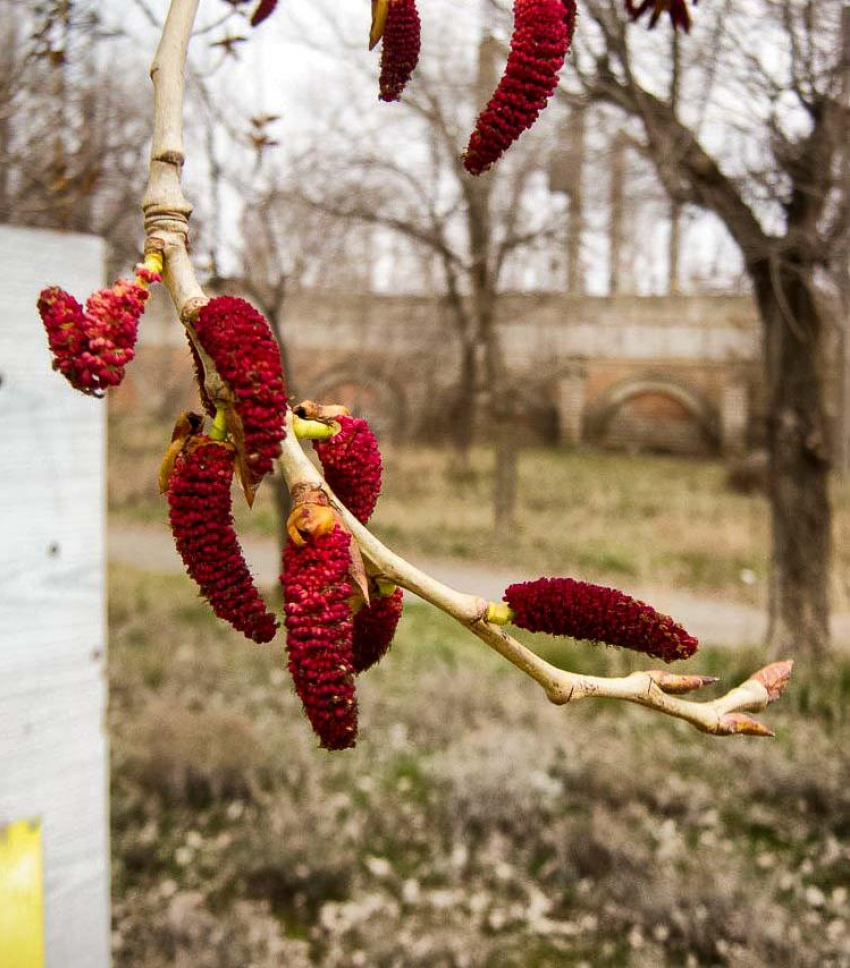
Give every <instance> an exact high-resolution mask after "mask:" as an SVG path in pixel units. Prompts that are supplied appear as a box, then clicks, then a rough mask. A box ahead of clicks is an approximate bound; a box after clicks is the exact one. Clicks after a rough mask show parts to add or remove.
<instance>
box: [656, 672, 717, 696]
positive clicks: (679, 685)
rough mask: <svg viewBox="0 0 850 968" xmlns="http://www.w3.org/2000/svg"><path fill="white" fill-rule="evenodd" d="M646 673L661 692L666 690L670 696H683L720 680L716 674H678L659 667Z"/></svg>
mask: <svg viewBox="0 0 850 968" xmlns="http://www.w3.org/2000/svg"><path fill="white" fill-rule="evenodd" d="M647 675H648V676H649V677H650V679H652V681H653V682H654V683H655V685H656V686H658V688H659V689H660V690H661V691H662V692H666V693H667V694H668V695H670V696H683V695H685V694H686V693H689V692H694V691H695V690H697V689H702V688H703V686H711V685H714V683H715V682H719V681H720V680H719V679H718V678H717V676H699V675H689V676H679V675H676V674H675V673H672V672H664V671H663V670H660V669H653V670H651V671H650V672H648V673H647Z"/></svg>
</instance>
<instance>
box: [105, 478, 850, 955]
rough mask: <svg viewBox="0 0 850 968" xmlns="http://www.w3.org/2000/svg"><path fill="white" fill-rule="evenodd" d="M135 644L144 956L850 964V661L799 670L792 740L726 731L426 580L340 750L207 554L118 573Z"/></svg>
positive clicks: (137, 875)
mask: <svg viewBox="0 0 850 968" xmlns="http://www.w3.org/2000/svg"><path fill="white" fill-rule="evenodd" d="M414 476H415V475H414ZM646 500H648V498H647V499H646ZM559 511H560V505H559ZM110 648H111V658H110V679H111V705H110V715H109V722H110V730H111V742H112V758H113V759H112V762H113V770H112V837H113V896H114V932H113V949H114V959H115V964H116V968H165V966H178V968H182V966H186V968H188V966H192V968H248V966H254V968H272V966H274V968H280V966H283V965H285V966H286V968H304V966H308V965H317V966H328V968H350V966H368V968H384V966H386V968H391V966H398V968H416V966H423V968H425V966H427V968H454V966H458V968H461V966H467V968H478V966H486V968H490V966H492V968H508V966H516V968H544V966H547V968H548V966H552V968H555V966H558V968H560V966H570V965H574V966H580V965H584V966H595V965H611V966H617V968H622V966H636V968H638V966H647V968H658V966H664V965H670V966H678V965H691V966H698V965H706V966H708V965H734V966H735V968H748V966H752V968H756V966H763V965H767V964H774V965H777V966H779V965H783V966H784V965H794V966H802V968H806V966H811V968H828V966H834V968H838V966H843V965H847V964H848V963H850V929H849V928H848V923H849V919H850V846H848V845H850V758H848V754H847V750H848V749H850V718H848V715H847V709H848V700H849V699H850V667H847V666H837V667H836V668H835V669H833V670H831V673H830V675H829V676H824V675H823V673H821V676H820V677H819V678H818V679H817V680H808V681H806V680H804V679H800V678H798V680H797V681H795V682H793V683H792V686H791V687H790V688H789V691H788V694H787V695H786V697H785V698H784V699H783V701H782V702H781V703H780V704H779V705H778V706H775V707H773V708H772V709H771V711H770V714H769V715H770V722H771V724H772V725H773V726H775V728H776V729H777V738H776V739H775V740H773V741H768V740H744V739H737V740H736V739H728V740H718V739H712V738H709V737H705V736H702V735H701V734H698V733H696V732H694V731H692V730H691V729H690V728H689V727H687V726H685V725H683V724H679V723H676V722H673V721H670V720H662V719H661V718H660V717H658V716H654V715H652V714H650V713H648V712H646V711H644V710H641V709H633V708H624V707H622V706H620V705H618V704H613V703H608V704H597V705H594V704H592V703H591V702H589V701H588V702H586V703H582V704H579V705H577V706H574V707H567V708H555V707H553V706H550V705H549V704H548V703H547V702H546V701H545V700H544V698H543V697H542V694H540V693H539V691H538V690H537V689H536V687H534V686H533V685H532V684H531V683H529V682H527V681H526V680H525V679H524V678H523V677H522V676H521V675H520V674H519V673H517V672H515V670H513V669H512V668H511V667H509V666H508V665H507V664H505V663H504V662H503V660H501V659H499V658H498V657H496V656H494V655H492V654H491V653H489V652H488V651H487V649H486V648H485V647H484V646H482V645H481V644H480V643H478V642H477V641H476V640H474V639H472V638H471V637H467V636H465V635H464V634H463V633H462V632H460V631H459V630H457V629H456V628H455V627H454V626H453V625H452V623H450V622H448V621H446V620H444V619H442V618H441V617H439V616H434V615H432V613H431V612H430V611H426V610H425V608H424V607H423V606H421V605H419V606H416V605H414V606H411V607H408V609H407V610H406V613H405V616H404V618H403V621H402V625H401V628H400V631H399V635H398V637H397V642H396V645H395V646H394V648H393V650H392V651H391V652H390V654H389V655H388V656H387V658H386V659H385V660H384V661H383V662H382V663H381V664H380V665H379V666H378V667H377V668H376V669H375V670H373V671H372V672H370V673H369V674H367V675H365V676H364V677H362V679H361V680H360V684H359V696H360V707H361V739H360V742H359V744H358V746H357V748H356V749H355V750H353V751H349V752H345V753H337V754H328V753H326V752H323V751H320V750H318V749H317V748H316V743H315V741H314V738H313V736H312V734H311V732H310V730H309V727H308V725H307V723H306V721H305V719H304V718H303V715H302V713H301V710H300V708H299V703H298V701H297V699H296V697H295V696H294V693H293V690H292V688H291V685H290V682H289V678H288V673H287V671H286V668H285V656H284V650H283V644H282V636H281V637H280V638H279V639H278V640H276V641H275V642H274V643H272V644H271V645H270V646H265V647H258V646H254V645H250V644H248V643H247V642H245V641H244V640H243V639H241V638H240V637H239V636H237V635H236V634H234V633H231V632H230V631H229V630H228V629H226V628H223V627H222V625H221V624H220V623H219V622H217V621H216V619H215V618H213V617H212V616H211V615H210V614H209V613H208V611H207V609H206V607H205V605H204V603H202V602H201V601H199V600H198V598H197V596H196V594H195V591H194V589H193V587H192V586H191V584H190V583H189V582H188V580H186V579H184V578H175V577H167V578H166V577H156V576H151V575H143V574H141V573H137V572H133V571H128V570H121V571H113V573H112V575H111V586H110ZM545 650H546V654H547V656H548V657H549V658H550V659H555V660H559V661H564V662H569V663H571V664H572V666H573V667H581V668H584V669H587V670H590V669H595V670H597V671H608V672H616V671H624V670H625V669H627V668H635V667H640V665H641V663H640V660H639V658H636V657H634V656H629V655H626V654H623V653H615V652H614V651H613V650H600V649H594V648H592V647H590V646H583V645H581V644H573V645H570V646H566V645H557V644H555V643H553V642H552V641H551V640H550V641H549V642H548V643H547V644H545ZM760 659H761V657H760V656H758V655H757V654H743V653H742V654H732V653H730V652H728V651H726V652H724V653H719V652H710V651H709V652H707V653H706V654H704V655H703V654H700V655H698V656H697V658H696V659H695V660H693V661H692V662H691V663H689V665H692V666H694V668H696V667H699V669H700V670H703V671H715V672H716V673H717V674H721V675H723V677H724V679H725V680H726V681H727V682H729V681H731V680H733V679H734V678H735V677H736V676H741V675H743V674H745V673H746V672H747V671H752V670H753V669H754V668H756V667H757V664H758V663H759V662H760Z"/></svg>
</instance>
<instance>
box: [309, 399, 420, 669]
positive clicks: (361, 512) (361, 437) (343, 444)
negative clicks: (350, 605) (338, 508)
mask: <svg viewBox="0 0 850 968" xmlns="http://www.w3.org/2000/svg"><path fill="white" fill-rule="evenodd" d="M336 420H337V423H339V425H340V430H339V433H337V434H335V435H334V436H333V437H331V438H330V440H323V441H314V442H313V446H314V447H315V449H316V453H317V454H318V456H319V460H320V462H321V464H322V470H323V471H324V474H325V480H326V481H327V482H328V484H329V485H330V488H331V490H332V491H333V492H334V493H335V494H336V496H337V497H338V498H339V499H340V501H342V503H343V504H344V505H345V506H346V507H347V508H348V510H349V511H351V513H352V514H353V515H354V517H355V518H357V520H358V521H359V522H360V523H361V524H366V522H367V521H368V520H369V518H370V517H371V516H372V512H373V511H374V510H375V505H376V504H377V502H378V496H379V495H380V493H381V475H382V471H383V466H382V463H381V452H380V450H379V449H378V441H377V439H376V437H375V435H374V434H373V433H372V431H371V429H370V428H369V424H368V423H367V422H366V421H365V420H363V419H362V418H359V417H347V416H344V417H337V418H336ZM402 596H403V593H402V590H401V589H400V588H398V589H396V590H395V592H393V594H392V595H390V596H388V597H387V598H381V597H377V596H374V597H373V598H372V601H371V604H370V605H364V606H363V608H361V609H360V610H359V611H358V612H357V614H356V615H355V616H354V665H355V668H356V670H357V672H363V671H364V670H365V669H368V668H369V667H370V666H372V665H374V664H375V663H376V662H377V661H378V660H379V659H381V658H383V656H384V655H385V654H386V652H387V650H388V649H389V647H390V645H391V644H392V640H393V636H394V635H395V630H396V626H397V625H398V621H399V618H400V617H401V611H402Z"/></svg>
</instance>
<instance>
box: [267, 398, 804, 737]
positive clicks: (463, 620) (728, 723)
mask: <svg viewBox="0 0 850 968" xmlns="http://www.w3.org/2000/svg"><path fill="white" fill-rule="evenodd" d="M292 423H293V420H292V417H291V416H290V417H289V432H288V433H287V437H286V440H285V441H284V444H283V454H282V456H281V467H282V470H283V474H284V477H285V478H286V481H287V483H288V484H289V486H290V488H292V487H295V486H297V485H299V484H302V485H303V484H308V485H311V486H313V487H318V488H321V489H322V490H323V491H324V492H325V493H326V494H327V496H328V499H329V500H330V502H331V504H332V506H333V507H335V508H336V510H337V511H338V512H339V514H340V515H341V516H342V518H343V520H344V521H345V524H346V526H347V527H348V529H349V530H350V531H351V533H352V534H353V535H354V537H355V539H356V540H357V542H358V544H359V545H360V550H361V552H362V554H363V560H364V562H365V564H366V569H367V571H368V572H369V573H370V574H371V576H372V577H374V578H376V579H380V580H382V581H389V582H392V583H393V584H396V585H401V587H402V588H406V589H407V590H408V591H411V592H413V593H414V594H416V595H418V596H419V597H420V598H422V599H424V600H425V601H427V602H429V603H430V604H431V605H434V606H435V607H436V608H439V609H440V610H441V611H442V612H445V613H446V614H447V615H451V617H452V618H454V619H455V620H456V621H458V622H459V623H460V624H461V625H463V626H465V627H466V628H468V629H469V630H470V631H471V632H472V633H473V635H476V636H477V637H478V638H479V639H481V641H482V642H485V643H486V644H487V645H488V646H490V648H491V649H493V650H495V651H496V652H498V653H499V655H501V656H503V657H504V658H506V659H507V660H508V661H509V662H511V663H512V664H513V665H515V666H516V667H517V668H518V669H520V670H521V671H522V672H524V673H525V674H526V675H527V676H529V677H530V678H531V679H533V680H534V681H535V682H536V683H537V684H538V685H539V686H541V688H542V689H543V691H544V692H545V693H546V696H547V697H548V699H549V700H550V701H551V702H553V703H556V704H557V705H563V704H565V703H569V702H577V701H578V700H579V699H588V698H595V699H620V700H625V701H626V702H633V703H637V704H639V705H641V706H646V707H647V708H648V709H654V710H655V711H656V712H660V713H663V714H665V715H667V716H673V717H675V718H677V719H683V720H684V721H685V722H687V723H690V724H691V725H692V726H694V727H696V728H697V729H699V730H701V731H702V732H704V733H712V734H714V735H716V736H729V735H733V734H735V733H747V734H750V735H755V736H771V735H772V733H771V731H770V730H769V729H767V728H766V727H764V726H763V725H762V724H761V723H759V722H757V721H756V720H754V719H752V718H751V717H750V716H747V715H746V713H747V712H761V711H762V710H764V709H765V708H767V706H768V705H769V704H770V703H771V702H773V701H774V700H776V699H778V698H779V696H780V695H781V694H782V691H783V689H784V687H785V685H786V683H787V681H788V678H789V676H790V674H791V668H792V663H790V662H783V663H774V665H773V666H767V667H766V668H765V669H762V670H760V672H758V673H756V674H755V675H754V676H752V677H751V678H750V679H748V680H747V681H746V682H745V683H743V685H740V686H737V687H736V688H734V689H732V690H731V691H730V692H728V693H726V695H725V696H721V697H720V698H719V699H715V700H713V701H711V702H693V701H691V700H687V699H682V698H680V694H681V693H686V692H691V691H693V690H695V689H698V688H701V687H702V686H705V685H708V684H710V683H712V682H713V681H714V680H713V679H712V678H711V677H707V676H694V675H688V676H679V675H674V674H671V673H667V672H661V671H650V672H633V673H632V674H631V675H628V676H624V677H619V678H606V677H600V676H586V675H580V674H579V673H575V672H569V671H566V670H563V669H559V668H557V667H556V666H553V665H552V664H551V663H549V662H546V661H545V659H542V658H541V657H540V656H539V655H537V654H536V653H535V652H532V650H531V649H529V648H527V647H526V646H524V645H523V644H522V643H521V642H518V641H517V640H516V639H515V638H514V637H513V636H512V635H510V633H509V632H508V631H507V630H506V629H505V628H504V627H503V626H501V625H499V624H496V622H493V621H489V620H488V614H491V611H490V605H491V603H489V602H486V601H484V599H482V598H479V597H477V596H475V595H468V594H464V593H462V592H458V591H455V589H453V588H449V587H448V586H447V585H444V584H443V583H442V582H439V581H437V579H435V578H433V577H432V576H431V575H428V574H426V573H425V572H423V571H422V570H421V569H419V568H417V567H416V566H415V565H412V564H411V563H410V562H408V561H406V560H405V559H404V558H402V557H401V556H400V555H398V554H396V553H395V552H394V551H392V550H390V549H389V548H387V547H386V546H385V545H384V544H383V543H382V542H381V541H379V540H378V539H377V538H376V537H375V536H374V535H373V534H372V533H371V531H369V530H368V528H366V527H364V526H363V525H362V524H360V522H359V521H358V520H357V519H356V518H355V517H354V516H353V515H352V514H351V513H350V512H349V511H348V510H347V509H346V507H345V506H344V505H343V504H342V503H340V501H339V500H338V499H337V498H336V496H335V495H334V494H333V492H332V491H331V490H330V488H329V487H328V486H327V484H326V483H325V481H324V480H323V478H322V476H321V475H320V473H319V472H318V471H317V470H316V468H315V467H314V466H313V464H312V463H311V462H310V461H309V460H308V458H307V456H306V455H305V454H304V451H303V450H302V449H301V445H300V444H299V442H298V440H297V437H296V435H295V433H294V432H292V430H293V428H292Z"/></svg>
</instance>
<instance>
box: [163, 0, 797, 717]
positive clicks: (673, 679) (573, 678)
mask: <svg viewBox="0 0 850 968" xmlns="http://www.w3.org/2000/svg"><path fill="white" fill-rule="evenodd" d="M197 6H198V0H172V4H171V8H170V10H169V13H168V18H167V19H166V23H165V27H164V28H163V35H162V41H161V43H160V48H159V50H158V52H157V55H156V58H155V59H154V65H153V68H152V71H151V75H152V78H153V81H154V88H155V101H154V104H155V120H154V137H153V145H152V150H151V178H150V183H149V185H148V190H147V192H146V196H145V204H144V210H145V216H146V221H145V224H146V230H147V234H148V246H149V247H152V248H155V249H157V250H158V251H161V252H162V254H163V257H164V260H165V272H164V281H165V284H166V286H167V287H168V289H169V292H170V293H171V296H172V298H173V299H174V302H175V305H176V307H177V309H178V312H179V314H180V318H181V320H182V321H183V323H184V325H186V326H187V329H188V330H189V332H190V335H191V332H192V330H191V323H190V319H191V314H192V311H193V309H195V308H196V307H197V306H198V304H199V301H203V300H205V298H206V297H205V296H204V294H203V290H202V289H201V287H200V285H199V284H198V282H197V279H196V277H195V273H194V270H193V268H192V264H191V262H190V260H189V257H188V253H187V248H186V238H187V234H188V220H189V216H190V214H191V206H190V205H189V204H188V203H187V202H186V200H185V198H184V197H183V192H182V189H181V186H180V171H181V166H182V162H183V111H182V97H183V87H184V85H183V70H184V67H185V59H186V53H187V47H188V42H189V38H190V35H191V29H192V23H193V20H194V16H195V13H196V11H197ZM210 363H211V361H210ZM211 373H212V374H213V377H214V379H213V385H214V386H215V385H217V389H218V391H219V393H221V394H224V393H226V392H227V388H226V387H224V385H223V384H221V381H220V379H219V378H218V376H217V374H215V370H214V368H212V369H211ZM280 466H281V469H282V471H283V474H284V477H285V479H286V482H287V484H288V486H289V488H290V490H292V489H294V488H296V487H298V486H299V485H304V484H309V485H312V486H314V487H318V488H321V489H322V490H323V491H324V492H325V494H326V495H327V497H328V500H329V501H330V502H331V504H332V505H333V506H334V507H335V508H336V510H337V511H338V512H339V514H340V515H341V517H342V520H343V521H344V523H345V525H346V527H347V528H348V530H349V531H350V532H351V534H352V536H353V537H354V539H355V540H356V542H357V544H358V545H359V547H360V551H361V553H362V556H363V560H364V562H365V564H366V567H367V569H368V570H369V572H370V573H371V574H372V575H373V576H374V577H376V578H380V579H383V580H386V581H388V582H392V583H394V584H397V585H401V586H402V587H404V588H406V589H408V590H409V591H412V592H414V593H415V594H417V595H419V596H420V597H421V598H423V599H424V600H425V601H427V602H429V603H430V604H432V605H433V606H435V607H436V608H438V609H440V610H441V611H443V612H445V613H446V614H447V615H450V616H451V617H452V618H454V619H455V620H456V621H457V622H459V623H460V624H461V625H463V626H464V627H465V628H467V629H469V631H470V632H472V633H473V634H474V635H476V636H477V637H478V638H479V639H481V640H482V641H483V642H485V643H486V644H487V645H488V646H490V648H492V649H494V650H495V651H496V652H498V653H499V654H500V655H502V656H503V657H504V658H506V659H507V660H508V661H509V662H511V663H512V664H513V665H515V666H516V667H517V668H518V669H520V670H521V671H523V672H524V673H525V674H526V675H528V676H529V677H530V678H532V679H533V680H534V681H535V682H537V683H538V685H540V686H541V687H542V689H543V690H544V692H545V694H546V696H547V697H548V698H549V699H550V701H552V702H553V703H556V704H559V705H563V704H566V703H570V702H577V701H578V700H579V699H584V698H591V697H593V698H607V699H620V700H625V701H627V702H633V703H637V704H639V705H642V706H646V707H647V708H649V709H653V710H655V711H656V712H660V713H663V714H664V715H667V716H673V717H676V718H678V719H682V720H684V721H685V722H688V723H690V724H691V725H692V726H694V727H696V728H697V729H699V730H702V731H703V732H706V733H712V734H714V735H732V734H734V733H745V734H752V735H763V736H764V735H771V733H770V731H769V730H768V729H766V728H765V727H764V726H762V725H761V724H760V723H758V722H757V721H756V720H753V719H751V718H750V717H749V716H747V715H745V713H746V712H758V711H761V710H763V709H765V708H766V707H767V706H768V704H769V703H771V702H772V701H774V700H775V699H778V698H779V696H780V695H781V693H782V690H783V689H784V687H785V684H786V682H787V680H788V676H789V675H790V671H791V664H790V663H776V664H774V665H773V666H768V667H766V668H765V669H763V670H761V671H760V672H758V673H756V674H755V675H754V676H753V677H752V678H750V679H748V680H747V681H746V682H745V683H744V684H743V685H741V686H739V687H737V688H735V689H732V690H731V691H730V692H728V693H727V694H726V695H725V696H722V697H720V698H719V699H715V700H713V701H711V702H705V703H695V702H691V701H688V700H685V699H681V698H680V697H679V695H678V693H683V692H689V691H692V690H694V689H697V688H699V687H701V686H702V685H705V684H707V683H708V682H710V681H713V680H710V679H708V678H706V677H703V676H678V675H672V674H669V673H665V672H656V671H650V672H634V673H632V674H631V675H629V676H625V677H620V678H603V677H599V676H585V675H579V674H577V673H574V672H568V671H564V670H561V669H558V668H556V667H555V666H553V665H551V664H550V663H548V662H546V661H545V660H544V659H542V658H541V657H540V656H538V655H536V654H535V653H534V652H533V651H531V650H530V649H528V648H527V647H526V646H524V645H522V644H521V643H520V642H518V641H517V640H516V639H514V638H513V637H512V636H511V635H510V634H508V633H507V632H506V631H505V629H504V628H503V627H502V626H501V625H499V624H497V623H496V622H494V621H491V620H490V616H491V614H492V612H491V609H490V605H489V603H488V602H486V601H485V600H484V599H482V598H478V597H477V596H474V595H468V594H464V593H462V592H458V591H455V590H454V589H452V588H450V587H449V586H448V585H444V584H443V583H442V582H439V581H437V579H435V578H433V577H431V576H430V575H428V574H426V573H425V572H423V571H421V570H420V569H418V568H416V567H415V566H414V565H412V564H410V563H409V562H407V561H405V560H404V559H403V558H402V557H400V556H399V555H397V554H396V553H395V552H393V551H391V550H390V549H389V548H387V547H386V546H385V545H383V544H382V543H381V542H380V541H379V540H378V539H377V538H376V537H375V536H374V535H373V534H372V533H371V532H370V531H369V530H368V529H367V528H365V527H364V526H363V525H361V524H360V523H359V521H358V520H357V519H356V518H355V517H354V516H353V515H352V514H351V513H350V512H349V511H348V509H347V508H346V507H345V506H344V505H343V504H341V503H340V501H339V500H338V499H337V498H336V497H335V495H334V494H333V493H332V491H331V490H330V488H329V487H328V485H327V484H326V482H325V481H324V479H323V478H322V476H321V475H320V474H319V472H318V471H317V470H316V468H315V467H314V466H313V464H312V463H311V462H310V460H309V459H308V458H307V456H306V454H305V453H304V451H303V450H302V448H301V444H300V443H299V440H298V437H297V435H296V433H295V429H294V426H293V416H292V413H291V411H290V412H289V413H288V414H287V434H286V437H285V439H284V441H283V453H282V455H281V458H280Z"/></svg>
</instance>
